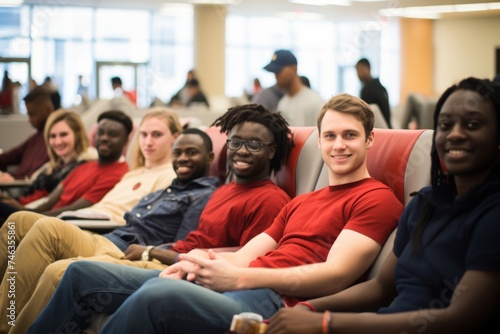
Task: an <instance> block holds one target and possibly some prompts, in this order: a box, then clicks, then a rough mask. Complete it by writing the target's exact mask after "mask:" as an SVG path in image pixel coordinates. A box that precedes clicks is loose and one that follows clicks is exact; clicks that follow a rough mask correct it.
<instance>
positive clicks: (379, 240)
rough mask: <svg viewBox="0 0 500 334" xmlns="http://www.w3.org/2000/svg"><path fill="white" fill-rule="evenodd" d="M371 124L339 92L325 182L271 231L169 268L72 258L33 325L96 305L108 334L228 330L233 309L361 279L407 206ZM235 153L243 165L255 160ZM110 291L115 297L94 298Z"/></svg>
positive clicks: (52, 328) (325, 150) (295, 298)
mask: <svg viewBox="0 0 500 334" xmlns="http://www.w3.org/2000/svg"><path fill="white" fill-rule="evenodd" d="M373 123H374V116H373V112H372V110H371V108H370V106H369V105H368V104H366V103H365V102H363V101H361V100H360V99H358V98H356V97H354V96H350V95H347V94H341V95H338V96H335V97H333V98H332V99H330V100H329V101H327V102H326V103H325V104H324V106H323V107H322V109H321V111H320V114H319V117H318V130H319V139H318V144H319V148H320V150H321V154H322V157H323V160H324V162H325V165H326V166H327V167H328V181H329V185H328V186H327V187H325V188H323V189H320V190H317V191H314V192H311V193H307V194H304V195H300V196H297V197H295V198H294V199H293V200H291V201H290V202H289V203H288V204H287V205H286V206H285V207H284V208H283V209H282V210H281V212H280V213H279V215H278V216H277V217H276V219H275V220H274V222H273V223H272V225H271V226H270V227H269V228H268V229H266V230H265V231H264V232H263V233H261V234H259V235H257V236H256V237H255V238H253V239H252V240H250V241H249V242H248V243H247V244H246V245H245V246H243V247H242V248H241V249H240V250H238V251H236V252H233V253H231V252H225V253H216V252H214V251H213V250H208V251H206V252H205V251H203V250H199V249H196V250H194V251H192V252H190V253H189V254H181V255H180V256H179V260H180V261H178V262H177V263H175V264H174V265H171V266H170V267H168V268H167V269H165V270H164V271H163V272H159V271H156V270H144V269H138V268H133V267H129V266H120V265H116V264H109V263H106V264H104V263H99V262H90V261H78V262H75V263H72V264H71V265H70V266H69V267H68V268H67V270H66V272H65V275H64V276H63V278H62V280H61V282H60V284H59V286H58V288H57V290H56V291H55V293H54V294H53V296H52V298H51V300H50V301H49V303H48V304H47V306H46V307H45V309H44V311H43V312H42V313H41V315H40V317H39V318H38V319H37V320H36V321H35V322H34V323H33V325H32V326H31V328H30V331H29V333H49V332H59V331H61V332H64V331H65V330H68V329H69V328H71V329H72V330H75V329H76V328H78V326H80V328H81V330H83V329H84V328H85V327H84V326H85V323H86V321H89V319H91V318H92V316H93V314H94V313H96V312H99V313H104V314H111V313H114V314H113V315H112V316H111V318H110V319H109V321H108V322H107V323H106V325H105V327H104V328H103V330H102V332H101V333H103V334H104V333H122V334H127V333H139V332H141V333H158V329H166V328H168V332H169V333H171V334H172V333H186V332H189V333H224V332H225V331H227V330H228V329H229V328H230V325H231V320H232V318H233V315H234V314H238V313H242V312H253V313H258V314H260V315H261V316H262V317H263V318H264V319H266V318H270V317H271V316H272V315H273V314H274V313H275V312H277V311H278V310H279V309H280V308H282V307H285V306H294V305H296V304H297V303H299V302H300V301H301V300H304V299H308V298H314V297H317V296H323V295H327V294H331V293H334V292H338V291H340V290H343V289H345V288H347V287H348V286H350V285H352V284H354V283H355V282H356V281H357V280H359V279H361V278H363V277H364V274H365V273H366V272H367V271H368V269H369V268H370V267H371V265H372V263H373V261H374V260H375V258H376V257H377V255H378V254H379V252H380V250H381V248H382V245H383V244H384V243H385V242H386V240H387V238H388V236H389V235H390V234H391V232H392V231H393V230H394V229H395V228H396V225H397V222H398V219H399V216H400V215H401V212H402V209H403V205H402V203H401V202H400V201H399V200H398V199H397V198H396V196H395V195H394V193H393V192H392V190H391V189H390V188H388V187H387V186H386V185H384V184H383V183H381V182H379V181H376V180H375V179H373V178H372V177H371V176H370V174H369V173H368V169H367V166H366V156H367V152H368V150H369V149H370V148H371V147H372V146H373V144H374V139H375V138H374V134H373ZM250 124H252V123H250ZM270 124H272V123H270ZM242 128H243V126H241V127H240V129H242ZM243 139H244V140H243ZM235 140H236V143H237V145H236V143H235V142H234V141H235ZM241 141H245V145H248V143H251V139H249V138H248V137H243V138H240V137H239V136H236V132H233V131H231V132H230V134H229V140H228V147H230V148H231V147H234V148H237V147H238V146H240V145H241ZM262 144H263V143H261V145H262ZM228 161H229V163H230V164H231V165H232V166H234V167H236V168H251V167H252V166H253V164H251V163H250V162H249V161H246V160H240V159H236V158H233V159H232V158H231V157H228ZM150 254H153V253H152V252H151V253H150ZM158 276H159V277H158ZM183 278H184V279H186V280H187V281H186V280H183ZM110 282H112V284H111V283H110ZM193 283H195V284H193ZM134 291H135V292H134ZM103 295H106V301H109V300H111V301H112V302H100V303H95V300H96V296H97V297H99V296H103ZM97 299H98V298H97ZM319 316H320V317H321V315H319ZM317 332H318V331H317ZM324 332H325V333H326V331H324Z"/></svg>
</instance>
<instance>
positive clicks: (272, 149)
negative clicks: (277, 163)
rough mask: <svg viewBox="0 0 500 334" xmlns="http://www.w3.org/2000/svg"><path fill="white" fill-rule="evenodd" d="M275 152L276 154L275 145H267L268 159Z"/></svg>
mask: <svg viewBox="0 0 500 334" xmlns="http://www.w3.org/2000/svg"><path fill="white" fill-rule="evenodd" d="M275 154H276V145H271V146H270V147H269V154H268V158H269V160H272V159H273V158H274V155H275Z"/></svg>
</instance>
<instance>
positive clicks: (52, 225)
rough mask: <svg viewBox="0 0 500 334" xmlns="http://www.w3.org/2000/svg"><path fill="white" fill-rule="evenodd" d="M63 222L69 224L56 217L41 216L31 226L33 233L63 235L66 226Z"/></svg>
mask: <svg viewBox="0 0 500 334" xmlns="http://www.w3.org/2000/svg"><path fill="white" fill-rule="evenodd" d="M61 223H63V224H67V223H64V222H62V221H60V220H59V219H57V218H54V217H44V218H40V219H38V220H37V221H36V223H35V224H34V225H33V227H32V228H31V229H32V230H33V232H32V233H42V234H44V235H46V236H63V235H62V231H63V230H64V228H63V226H61Z"/></svg>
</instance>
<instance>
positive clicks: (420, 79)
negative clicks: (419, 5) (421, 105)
mask: <svg viewBox="0 0 500 334" xmlns="http://www.w3.org/2000/svg"><path fill="white" fill-rule="evenodd" d="M433 25H434V22H433V21H432V20H421V19H401V20H400V31H401V94H400V101H406V98H407V96H408V94H409V93H415V92H418V93H421V94H424V95H432V93H433V82H432V78H433V73H434V71H433V70H434V69H433V59H434V49H433V45H432V34H433Z"/></svg>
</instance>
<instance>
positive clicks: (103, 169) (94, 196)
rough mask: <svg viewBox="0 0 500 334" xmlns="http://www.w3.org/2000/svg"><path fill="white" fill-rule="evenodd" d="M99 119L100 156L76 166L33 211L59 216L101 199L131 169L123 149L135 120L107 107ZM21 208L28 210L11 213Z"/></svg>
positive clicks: (97, 137)
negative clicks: (124, 156) (107, 109)
mask: <svg viewBox="0 0 500 334" xmlns="http://www.w3.org/2000/svg"><path fill="white" fill-rule="evenodd" d="M97 121H98V127H99V128H98V130H97V136H96V144H95V146H96V148H97V152H98V160H96V161H89V162H86V163H83V164H81V165H80V166H78V167H76V168H75V169H74V170H73V171H72V172H71V173H70V174H69V175H68V176H67V177H66V178H65V179H64V180H63V181H62V182H61V183H59V185H58V186H57V187H56V188H55V189H54V190H53V191H52V192H51V193H50V195H49V196H48V200H47V201H46V202H45V203H43V204H41V205H39V206H38V207H36V208H34V209H33V211H35V212H40V213H43V214H45V215H47V216H57V215H58V214H60V213H61V212H63V211H68V210H78V209H82V208H86V207H88V206H90V205H92V204H95V203H97V202H99V201H100V200H101V199H102V198H103V197H104V195H106V193H107V192H108V191H110V190H111V189H112V188H113V187H114V186H115V184H116V183H118V182H119V181H120V180H121V178H122V177H123V175H124V174H125V173H127V172H128V170H129V167H128V165H127V163H126V162H125V159H124V158H123V156H122V150H123V147H124V146H125V145H126V144H127V141H128V136H129V134H130V132H131V131H132V120H131V119H130V117H128V116H127V115H126V114H124V113H123V112H121V111H106V112H103V113H102V114H101V115H99V118H98V120H97ZM19 209H23V210H25V208H24V207H23V208H17V207H13V208H12V212H10V213H13V212H15V211H18V210H19ZM5 210H6V209H5Z"/></svg>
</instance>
